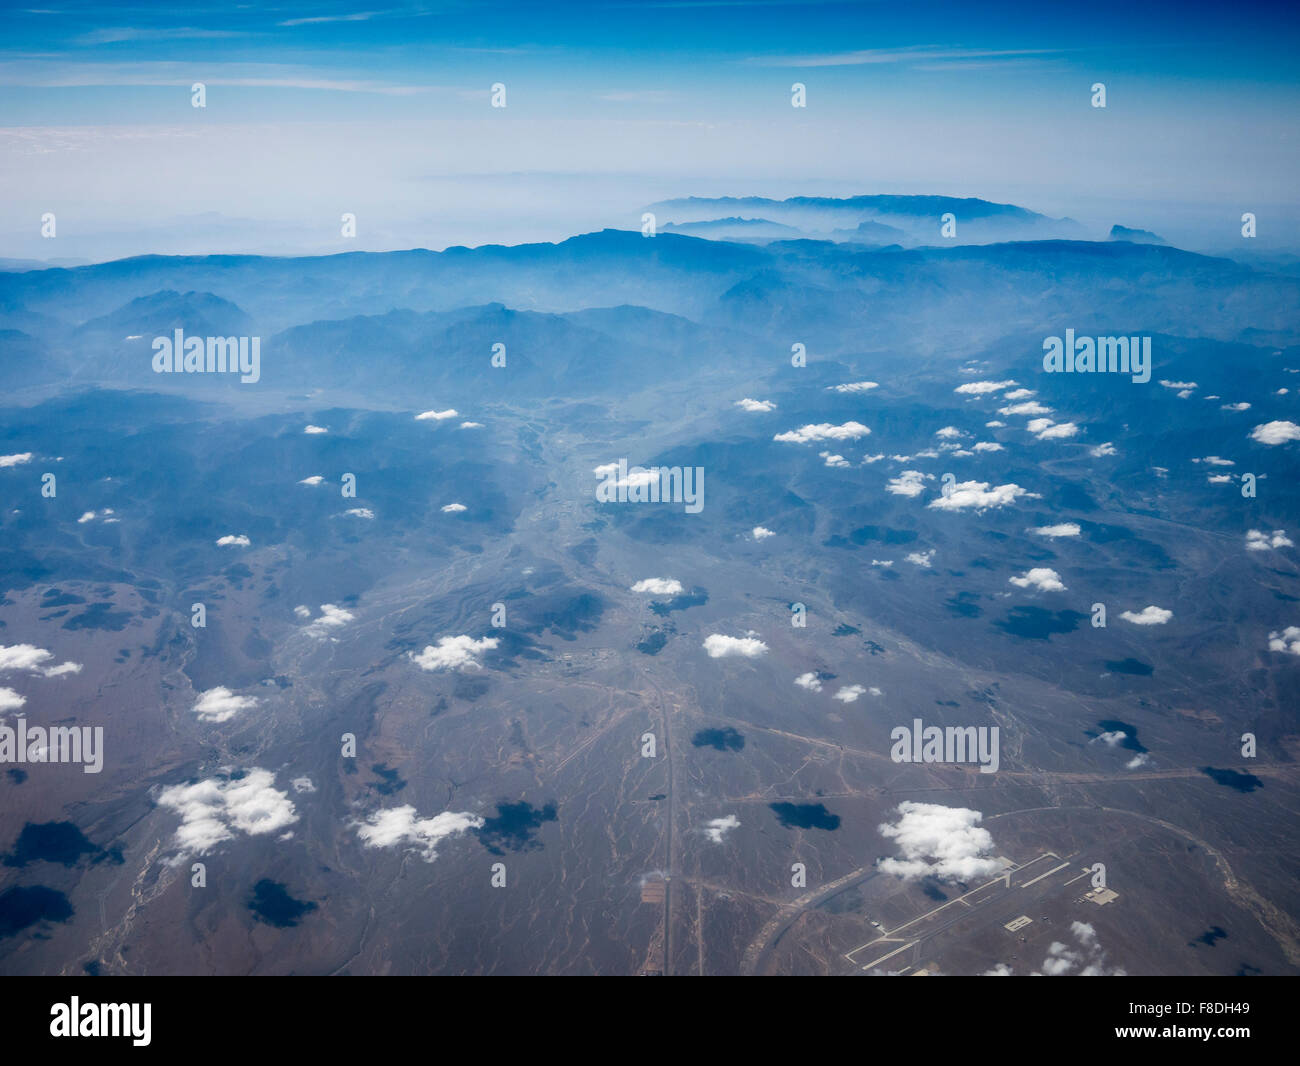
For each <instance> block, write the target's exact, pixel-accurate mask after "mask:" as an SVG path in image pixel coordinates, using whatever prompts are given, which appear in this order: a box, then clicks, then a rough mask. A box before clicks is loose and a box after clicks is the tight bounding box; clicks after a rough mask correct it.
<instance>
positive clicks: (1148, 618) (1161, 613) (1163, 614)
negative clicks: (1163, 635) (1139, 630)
mask: <svg viewBox="0 0 1300 1066" xmlns="http://www.w3.org/2000/svg"><path fill="white" fill-rule="evenodd" d="M1173 616H1174V612H1173V611H1167V610H1165V608H1163V607H1156V606H1155V605H1152V606H1150V607H1143V608H1142V610H1140V611H1121V612H1120V617H1121V618H1122V619H1124V621H1126V622H1132V623H1133V624H1134V625H1135V626H1162V625H1164V624H1165V623H1166V622H1168V621H1169V619H1171V618H1173Z"/></svg>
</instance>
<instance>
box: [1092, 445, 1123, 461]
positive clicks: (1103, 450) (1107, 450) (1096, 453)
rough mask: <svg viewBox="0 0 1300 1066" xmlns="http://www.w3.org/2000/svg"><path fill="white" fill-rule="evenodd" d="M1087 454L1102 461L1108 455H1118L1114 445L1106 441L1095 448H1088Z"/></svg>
mask: <svg viewBox="0 0 1300 1066" xmlns="http://www.w3.org/2000/svg"><path fill="white" fill-rule="evenodd" d="M1088 454H1089V455H1091V456H1092V457H1093V458H1094V459H1104V458H1106V456H1108V455H1118V454H1119V452H1117V451H1116V450H1115V445H1113V444H1111V442H1110V441H1106V442H1105V443H1104V444H1098V445H1097V446H1096V447H1095V448H1089V449H1088Z"/></svg>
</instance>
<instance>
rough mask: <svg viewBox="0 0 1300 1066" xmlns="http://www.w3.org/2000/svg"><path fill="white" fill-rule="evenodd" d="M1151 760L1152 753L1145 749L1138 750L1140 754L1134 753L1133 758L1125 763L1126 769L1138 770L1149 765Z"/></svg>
mask: <svg viewBox="0 0 1300 1066" xmlns="http://www.w3.org/2000/svg"><path fill="white" fill-rule="evenodd" d="M1150 762H1151V755H1150V753H1148V752H1145V751H1142V752H1138V754H1136V755H1134V756H1133V758H1131V759H1129V761H1128V762H1126V763H1125V764H1124V769H1125V770H1137V769H1138V768H1140V767H1143V766H1147V765H1148V764H1150Z"/></svg>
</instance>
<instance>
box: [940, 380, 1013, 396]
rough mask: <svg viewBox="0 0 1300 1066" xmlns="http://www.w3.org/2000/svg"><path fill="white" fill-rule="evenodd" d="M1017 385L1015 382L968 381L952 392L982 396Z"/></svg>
mask: <svg viewBox="0 0 1300 1066" xmlns="http://www.w3.org/2000/svg"><path fill="white" fill-rule="evenodd" d="M1018 384H1019V382H1016V381H968V382H966V384H965V385H958V386H957V387H956V388H955V389H953V390H952V391H953V392H958V393H961V394H962V395H963V396H983V395H985V394H986V393H990V392H1001V391H1002V390H1003V389H1010V388H1013V387H1014V386H1016V385H1018Z"/></svg>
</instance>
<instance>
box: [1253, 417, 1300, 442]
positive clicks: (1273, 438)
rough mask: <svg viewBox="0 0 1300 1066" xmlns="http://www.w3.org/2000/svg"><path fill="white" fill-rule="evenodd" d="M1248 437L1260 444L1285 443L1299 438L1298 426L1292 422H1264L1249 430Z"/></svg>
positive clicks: (1299, 429) (1299, 427) (1299, 430)
mask: <svg viewBox="0 0 1300 1066" xmlns="http://www.w3.org/2000/svg"><path fill="white" fill-rule="evenodd" d="M1250 439H1251V440H1254V441H1258V442H1259V443H1260V444H1285V443H1286V442H1287V441H1289V440H1300V426H1297V425H1296V424H1295V423H1294V422H1265V423H1263V424H1262V425H1258V426H1256V427H1255V428H1254V429H1252V430H1251V431H1250Z"/></svg>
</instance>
